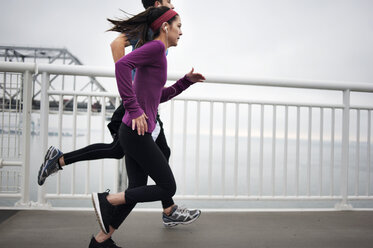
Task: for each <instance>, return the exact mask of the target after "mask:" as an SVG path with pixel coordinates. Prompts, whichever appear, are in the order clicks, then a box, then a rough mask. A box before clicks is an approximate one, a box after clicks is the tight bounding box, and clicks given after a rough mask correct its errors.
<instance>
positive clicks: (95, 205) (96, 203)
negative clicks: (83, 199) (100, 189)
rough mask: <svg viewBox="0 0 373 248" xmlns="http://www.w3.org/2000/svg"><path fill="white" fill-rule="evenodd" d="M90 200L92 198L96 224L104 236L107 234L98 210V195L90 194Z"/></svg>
mask: <svg viewBox="0 0 373 248" xmlns="http://www.w3.org/2000/svg"><path fill="white" fill-rule="evenodd" d="M91 198H92V203H93V208H94V209H95V213H96V218H97V222H98V224H99V225H100V228H101V230H102V231H103V232H104V233H105V234H108V232H107V231H106V230H105V225H104V221H103V220H102V217H101V209H100V202H99V200H98V194H97V193H92V196H91Z"/></svg>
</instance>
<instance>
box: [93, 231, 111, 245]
mask: <svg viewBox="0 0 373 248" xmlns="http://www.w3.org/2000/svg"><path fill="white" fill-rule="evenodd" d="M110 237H111V234H105V233H103V232H102V231H100V232H99V233H98V234H97V235H96V237H95V239H96V241H97V242H98V243H102V242H105V241H106V240H108V239H109V238H110Z"/></svg>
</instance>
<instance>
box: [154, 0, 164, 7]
mask: <svg viewBox="0 0 373 248" xmlns="http://www.w3.org/2000/svg"><path fill="white" fill-rule="evenodd" d="M159 6H162V1H155V2H154V7H156V8H158V7H159Z"/></svg>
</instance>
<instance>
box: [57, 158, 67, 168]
mask: <svg viewBox="0 0 373 248" xmlns="http://www.w3.org/2000/svg"><path fill="white" fill-rule="evenodd" d="M58 164H59V165H60V166H61V167H62V166H65V165H66V164H65V159H64V158H63V156H62V157H60V158H59V159H58Z"/></svg>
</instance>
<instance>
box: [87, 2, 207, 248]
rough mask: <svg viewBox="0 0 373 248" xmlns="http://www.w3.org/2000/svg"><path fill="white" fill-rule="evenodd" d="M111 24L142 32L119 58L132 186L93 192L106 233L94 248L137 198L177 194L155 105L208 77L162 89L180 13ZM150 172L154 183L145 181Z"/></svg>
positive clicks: (122, 137)
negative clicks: (157, 135)
mask: <svg viewBox="0 0 373 248" xmlns="http://www.w3.org/2000/svg"><path fill="white" fill-rule="evenodd" d="M111 22H112V23H113V24H114V27H113V29H112V30H113V31H119V32H122V33H125V34H126V36H127V38H128V39H132V38H135V37H139V36H140V40H139V43H138V45H139V46H140V47H139V48H138V49H136V50H134V51H133V52H131V53H130V54H128V55H126V56H125V57H123V58H121V59H120V60H119V61H118V62H117V63H116V69H115V72H116V78H117V84H118V90H119V93H120V96H121V98H122V100H123V104H124V107H125V109H126V113H125V116H124V117H123V123H122V124H121V126H120V130H119V141H120V144H121V147H122V149H123V152H124V153H125V154H126V156H125V160H126V168H127V174H128V179H129V184H128V189H127V190H126V191H125V192H120V193H116V194H109V193H108V192H104V193H93V194H92V202H93V206H94V208H95V211H96V215H97V219H98V222H99V224H100V227H101V230H102V231H101V232H100V233H99V234H97V236H96V238H95V240H93V239H92V240H91V244H90V247H104V246H100V244H99V243H100V242H102V243H105V242H106V240H109V239H110V237H111V235H112V234H113V233H114V231H115V229H116V228H117V227H118V226H119V225H120V223H122V221H123V220H124V219H125V218H126V217H127V216H128V215H129V213H130V212H131V211H132V209H133V208H134V207H135V205H136V204H137V203H138V202H150V201H164V200H167V199H170V198H171V197H172V196H173V195H174V194H175V192H176V183H175V179H174V176H173V173H172V171H171V168H170V166H169V165H168V162H167V159H166V158H165V156H164V155H163V153H162V152H161V150H160V149H159V147H158V146H157V145H156V144H155V142H154V141H153V139H152V136H151V131H152V130H153V129H154V126H155V120H156V114H157V108H158V105H159V104H160V103H161V102H163V101H167V100H169V99H171V98H172V97H175V96H176V95H178V94H180V93H181V92H182V91H183V90H185V89H186V88H188V87H189V86H190V85H192V84H194V83H196V82H203V81H204V80H205V78H204V77H203V76H202V75H201V74H199V73H194V69H192V70H191V71H190V72H189V73H188V74H186V75H185V76H184V77H183V78H182V79H180V80H178V81H177V82H176V83H175V84H174V85H172V86H171V87H167V88H164V85H165V83H166V80H167V59H166V56H165V52H166V49H168V48H169V47H172V46H177V43H178V40H179V38H180V36H181V35H182V32H181V21H180V17H179V15H178V14H177V13H176V12H175V11H173V10H172V9H169V8H167V7H159V8H150V9H148V10H146V11H144V12H142V13H140V14H138V15H136V16H134V17H132V18H130V19H128V20H120V21H113V20H111ZM149 28H151V29H152V31H153V34H154V35H153V37H152V39H151V40H149V38H148V35H147V34H148V31H149ZM134 68H136V70H137V71H136V76H135V79H134V83H133V84H132V80H131V71H132V69H134ZM148 176H150V177H151V178H152V179H153V181H154V182H155V185H147V178H148ZM170 207H171V206H170ZM118 209H120V210H121V211H117V210H118ZM186 218H189V215H187V214H186V213H184V212H182V211H181V212H178V213H177V214H176V219H178V220H180V223H182V224H186V223H188V220H186ZM194 220H195V219H191V220H190V221H194ZM112 247H117V246H112Z"/></svg>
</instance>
